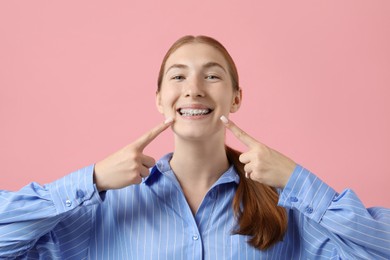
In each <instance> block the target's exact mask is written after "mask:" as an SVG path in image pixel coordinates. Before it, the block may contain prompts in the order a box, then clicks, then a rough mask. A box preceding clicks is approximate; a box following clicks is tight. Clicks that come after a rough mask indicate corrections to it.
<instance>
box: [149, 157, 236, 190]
mask: <svg viewBox="0 0 390 260" xmlns="http://www.w3.org/2000/svg"><path fill="white" fill-rule="evenodd" d="M172 155H173V153H168V154H166V155H164V156H163V157H162V158H161V159H160V160H158V161H157V163H156V165H155V166H154V167H152V168H151V169H150V174H149V176H147V177H146V178H143V181H142V183H144V184H146V185H151V184H152V183H154V182H155V181H157V180H158V179H159V177H160V175H167V176H168V177H173V178H174V179H175V180H176V176H175V174H174V173H173V171H172V168H171V166H170V164H169V161H170V160H171V158H172ZM230 182H235V183H236V184H238V183H239V182H240V177H239V175H238V173H237V171H236V169H235V168H234V165H230V167H229V169H227V171H226V172H224V173H223V174H222V175H221V177H219V179H218V180H217V182H216V183H215V184H214V185H213V186H216V185H219V184H223V183H230Z"/></svg>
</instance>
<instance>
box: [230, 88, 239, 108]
mask: <svg viewBox="0 0 390 260" xmlns="http://www.w3.org/2000/svg"><path fill="white" fill-rule="evenodd" d="M241 101H242V90H241V88H239V89H238V90H237V91H235V93H234V96H233V101H232V106H231V107H230V113H234V112H237V111H238V109H239V108H240V106H241Z"/></svg>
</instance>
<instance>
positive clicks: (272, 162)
mask: <svg viewBox="0 0 390 260" xmlns="http://www.w3.org/2000/svg"><path fill="white" fill-rule="evenodd" d="M221 121H222V122H223V123H224V125H225V126H226V128H228V129H229V130H230V131H231V132H232V133H233V135H234V136H236V137H237V139H238V140H240V141H241V142H242V143H243V144H245V145H246V146H247V147H248V149H249V150H248V151H246V152H244V153H242V154H241V155H240V158H239V159H240V162H242V163H243V164H244V165H245V167H244V170H245V173H246V177H247V178H250V179H252V180H254V181H258V182H260V183H263V184H266V185H269V186H272V187H275V188H284V187H285V186H286V184H287V182H288V180H289V178H290V176H291V174H292V172H293V170H294V168H295V166H296V163H295V162H294V161H293V160H291V159H290V158H288V157H286V156H284V155H283V154H281V153H279V152H278V151H276V150H273V149H271V148H269V147H268V146H266V145H264V144H262V143H260V142H258V141H257V140H256V139H254V138H253V137H251V136H250V135H248V134H247V133H245V132H244V131H243V130H242V129H240V128H239V127H238V126H237V125H236V124H234V123H233V122H232V121H231V120H228V119H227V118H226V117H224V118H222V117H221Z"/></svg>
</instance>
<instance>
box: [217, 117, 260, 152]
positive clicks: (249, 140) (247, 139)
mask: <svg viewBox="0 0 390 260" xmlns="http://www.w3.org/2000/svg"><path fill="white" fill-rule="evenodd" d="M221 121H222V122H223V123H224V125H225V126H226V128H228V129H229V130H230V131H231V132H232V133H233V135H234V136H235V137H237V139H238V140H240V141H241V142H242V143H243V144H245V145H246V146H248V147H252V146H253V145H254V144H256V143H258V142H257V141H256V139H254V138H253V137H251V136H250V135H248V134H247V133H245V131H244V130H242V129H241V128H239V127H238V126H237V125H236V124H235V123H233V121H231V120H229V119H227V118H226V117H225V116H221Z"/></svg>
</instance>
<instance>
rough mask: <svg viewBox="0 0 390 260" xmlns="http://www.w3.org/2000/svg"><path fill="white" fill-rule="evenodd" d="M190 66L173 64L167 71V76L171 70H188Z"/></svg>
mask: <svg viewBox="0 0 390 260" xmlns="http://www.w3.org/2000/svg"><path fill="white" fill-rule="evenodd" d="M187 68H188V66H187V65H184V64H173V65H172V66H170V67H169V68H168V69H167V71H166V72H165V74H167V73H168V71H170V70H171V69H187Z"/></svg>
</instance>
